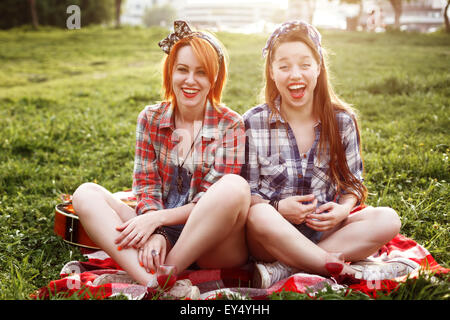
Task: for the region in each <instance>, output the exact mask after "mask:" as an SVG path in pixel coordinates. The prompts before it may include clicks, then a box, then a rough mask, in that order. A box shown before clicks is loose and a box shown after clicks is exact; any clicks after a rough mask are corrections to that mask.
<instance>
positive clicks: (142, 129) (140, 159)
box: [133, 110, 163, 215]
mask: <svg viewBox="0 0 450 320" xmlns="http://www.w3.org/2000/svg"><path fill="white" fill-rule="evenodd" d="M133 193H134V194H135V195H136V198H137V205H136V213H137V214H138V215H139V214H144V213H146V212H148V211H150V210H160V209H163V204H162V192H161V178H160V176H159V173H158V162H157V158H156V155H155V149H154V147H153V144H152V139H151V132H150V124H149V119H148V118H147V114H146V110H143V111H142V112H141V113H140V114H139V117H138V121H137V126H136V149H135V158H134V172H133Z"/></svg>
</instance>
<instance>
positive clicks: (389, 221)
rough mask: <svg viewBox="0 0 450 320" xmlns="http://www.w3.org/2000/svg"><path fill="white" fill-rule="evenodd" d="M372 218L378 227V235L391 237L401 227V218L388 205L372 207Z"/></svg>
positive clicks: (385, 237) (386, 237)
mask: <svg viewBox="0 0 450 320" xmlns="http://www.w3.org/2000/svg"><path fill="white" fill-rule="evenodd" d="M371 215H372V219H373V220H374V221H375V222H376V224H377V225H378V226H379V228H380V231H381V232H380V237H382V238H384V239H383V240H385V239H388V240H390V239H392V238H393V237H395V236H396V235H397V234H398V233H399V232H400V228H401V225H402V223H401V220H400V217H399V216H398V214H397V212H396V211H395V210H394V209H392V208H389V207H377V208H372V211H371Z"/></svg>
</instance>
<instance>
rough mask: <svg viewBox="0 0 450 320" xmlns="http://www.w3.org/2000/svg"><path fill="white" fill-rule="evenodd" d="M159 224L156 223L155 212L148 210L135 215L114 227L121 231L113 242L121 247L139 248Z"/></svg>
mask: <svg viewBox="0 0 450 320" xmlns="http://www.w3.org/2000/svg"><path fill="white" fill-rule="evenodd" d="M160 226H161V224H160V223H158V219H157V215H156V212H148V213H146V214H143V215H140V216H136V217H134V218H132V219H130V220H128V221H126V222H125V223H123V224H122V225H120V226H118V227H116V230H117V231H121V232H120V235H119V236H118V237H117V238H116V240H115V241H114V242H115V243H116V244H117V246H118V248H121V249H125V248H129V247H133V248H141V247H142V246H143V245H144V244H145V243H146V242H147V240H148V239H149V238H150V236H151V235H152V234H153V232H154V231H155V229H156V228H158V227H160Z"/></svg>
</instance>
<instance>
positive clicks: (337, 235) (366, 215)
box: [318, 207, 401, 261]
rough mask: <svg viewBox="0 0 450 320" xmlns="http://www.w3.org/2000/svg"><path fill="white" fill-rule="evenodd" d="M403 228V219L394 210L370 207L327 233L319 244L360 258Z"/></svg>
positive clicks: (349, 258)
mask: <svg viewBox="0 0 450 320" xmlns="http://www.w3.org/2000/svg"><path fill="white" fill-rule="evenodd" d="M400 227H401V221H400V218H399V217H398V215H397V213H396V212H395V211H394V210H393V209H391V208H388V207H377V208H374V207H368V208H365V209H363V210H361V211H359V212H357V213H354V214H352V215H350V216H349V217H348V218H347V219H346V220H344V221H343V222H342V223H341V224H340V225H339V226H338V227H337V228H335V230H331V231H330V232H327V233H325V234H324V237H323V238H322V240H321V241H320V242H319V243H318V245H319V247H321V248H322V249H324V250H326V251H339V252H343V253H344V257H345V259H346V260H347V261H358V260H362V259H364V258H367V257H368V256H370V255H371V254H373V253H375V252H376V251H377V250H378V249H379V248H380V247H381V246H383V245H384V244H385V243H387V242H388V241H389V240H391V239H392V238H394V237H395V235H396V234H398V233H399V231H400Z"/></svg>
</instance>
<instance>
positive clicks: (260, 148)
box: [241, 102, 363, 205]
mask: <svg viewBox="0 0 450 320" xmlns="http://www.w3.org/2000/svg"><path fill="white" fill-rule="evenodd" d="M276 106H277V108H278V109H279V102H278V104H276ZM271 113H272V112H271V110H270V108H269V106H268V105H267V104H263V105H259V106H257V107H254V108H252V109H250V110H249V111H247V112H246V113H245V114H244V115H243V118H244V122H245V128H246V139H247V141H246V151H245V165H244V167H243V169H242V173H241V174H242V176H243V177H244V178H246V179H247V181H248V182H249V184H250V188H251V191H252V195H259V196H261V197H262V198H264V199H267V200H269V199H284V198H287V197H290V196H294V195H304V194H310V193H313V194H314V195H315V197H316V198H317V199H318V205H322V204H324V203H326V202H329V201H334V200H336V199H337V197H338V196H339V195H337V194H336V193H337V188H336V186H335V185H334V184H333V183H332V182H331V179H330V177H329V176H328V174H327V170H328V162H329V154H326V155H322V156H321V157H320V161H319V158H318V157H317V154H318V149H319V148H318V144H319V138H320V126H321V124H320V122H319V123H318V124H317V125H316V126H315V128H314V130H315V140H314V143H313V145H312V147H311V149H310V150H309V152H308V153H306V154H300V153H299V151H298V148H297V142H296V140H295V136H294V133H293V131H292V129H291V128H290V127H289V125H288V124H287V123H285V121H284V120H283V119H282V118H281V117H280V116H279V115H278V114H272V115H271ZM270 115H271V116H272V117H271V118H270ZM336 117H337V120H338V123H339V130H340V134H341V137H342V139H343V143H344V148H345V153H346V157H347V164H348V166H349V168H350V171H351V172H352V173H353V174H354V175H355V177H357V178H358V179H360V180H361V181H362V172H363V164H362V159H361V156H360V152H359V140H358V135H357V133H356V128H355V123H354V121H353V119H352V117H351V116H350V115H349V114H348V113H345V112H339V113H337V115H336ZM269 118H270V120H269ZM285 124H286V125H287V127H288V128H287V130H286V126H285ZM347 191H348V190H347Z"/></svg>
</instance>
